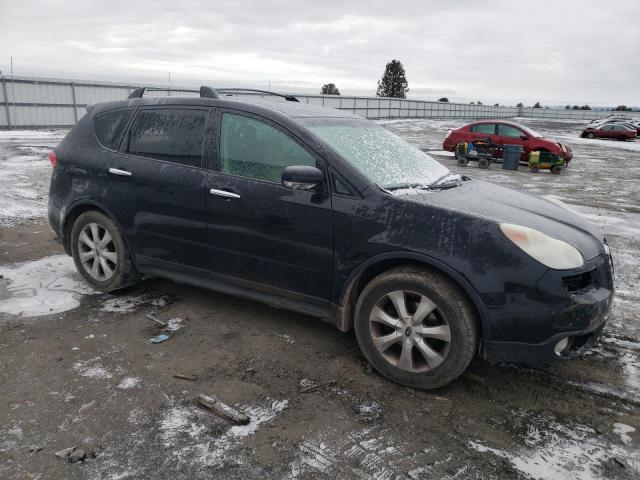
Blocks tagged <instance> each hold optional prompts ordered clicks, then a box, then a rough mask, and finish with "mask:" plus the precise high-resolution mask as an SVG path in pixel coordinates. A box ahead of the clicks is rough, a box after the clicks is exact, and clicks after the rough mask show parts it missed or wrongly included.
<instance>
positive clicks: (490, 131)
mask: <svg viewBox="0 0 640 480" xmlns="http://www.w3.org/2000/svg"><path fill="white" fill-rule="evenodd" d="M471 131H472V132H473V133H485V134H487V135H494V134H495V133H496V125H495V123H481V124H480V125H472V126H471Z"/></svg>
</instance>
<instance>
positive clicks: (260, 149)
mask: <svg viewBox="0 0 640 480" xmlns="http://www.w3.org/2000/svg"><path fill="white" fill-rule="evenodd" d="M291 165H309V166H314V167H315V165H316V161H315V158H314V157H313V156H312V155H311V154H310V153H308V152H307V151H306V150H305V149H304V148H302V147H301V146H300V145H298V144H297V143H296V142H295V141H293V140H292V139H291V138H289V137H288V136H287V135H285V134H284V133H282V132H281V131H280V130H277V129H275V128H274V127H272V126H270V125H267V124H266V123H264V122H261V121H259V120H255V119H253V118H249V117H244V116H241V115H234V114H232V113H224V114H223V115H222V128H221V132H220V165H219V169H220V171H221V172H222V173H229V174H231V175H240V176H242V177H251V178H257V179H260V180H268V181H271V182H278V183H280V179H281V176H282V170H284V168H285V167H289V166H291Z"/></svg>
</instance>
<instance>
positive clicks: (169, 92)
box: [167, 72, 171, 96]
mask: <svg viewBox="0 0 640 480" xmlns="http://www.w3.org/2000/svg"><path fill="white" fill-rule="evenodd" d="M167 73H168V74H169V96H171V72H167Z"/></svg>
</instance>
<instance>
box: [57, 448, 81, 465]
mask: <svg viewBox="0 0 640 480" xmlns="http://www.w3.org/2000/svg"><path fill="white" fill-rule="evenodd" d="M76 452H77V453H76ZM54 455H55V456H56V457H58V458H62V459H63V460H67V461H68V462H69V463H77V462H79V461H81V460H84V459H85V458H86V457H87V454H86V453H85V452H84V450H82V449H79V448H78V446H77V445H74V446H73V447H69V448H63V449H62V450H58V451H57V452H55V453H54Z"/></svg>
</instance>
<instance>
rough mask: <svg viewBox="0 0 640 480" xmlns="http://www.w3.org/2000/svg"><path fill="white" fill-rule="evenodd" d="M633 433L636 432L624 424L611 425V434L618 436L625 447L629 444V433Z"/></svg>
mask: <svg viewBox="0 0 640 480" xmlns="http://www.w3.org/2000/svg"><path fill="white" fill-rule="evenodd" d="M635 431H636V429H635V428H633V427H632V426H631V425H627V424H625V423H617V422H616V423H614V424H613V433H616V434H618V435H620V440H622V441H623V442H624V443H626V444H627V445H628V444H630V443H631V436H629V433H632V432H635Z"/></svg>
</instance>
